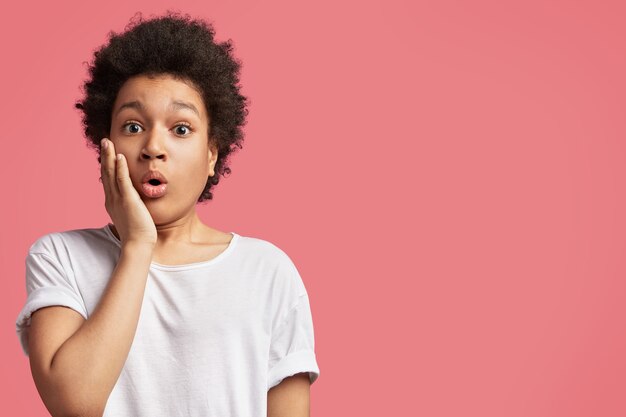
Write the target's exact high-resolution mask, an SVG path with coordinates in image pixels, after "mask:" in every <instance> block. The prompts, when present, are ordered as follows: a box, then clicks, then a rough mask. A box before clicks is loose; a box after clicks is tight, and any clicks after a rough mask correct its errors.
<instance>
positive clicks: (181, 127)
mask: <svg viewBox="0 0 626 417" xmlns="http://www.w3.org/2000/svg"><path fill="white" fill-rule="evenodd" d="M174 129H175V130H176V131H177V133H180V136H189V135H190V134H191V132H192V129H191V126H189V125H188V124H186V123H180V124H177V125H176V127H175V128H174Z"/></svg>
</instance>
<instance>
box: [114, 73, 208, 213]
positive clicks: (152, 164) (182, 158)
mask: <svg viewBox="0 0 626 417" xmlns="http://www.w3.org/2000/svg"><path fill="white" fill-rule="evenodd" d="M209 123H210V121H209V119H208V115H207V112H206V108H205V106H204V101H203V99H202V96H201V95H200V93H199V92H198V91H197V90H196V89H194V88H193V87H192V86H191V84H187V83H186V82H183V81H181V80H177V79H175V78H173V77H171V76H169V75H158V76H153V77H149V76H147V75H140V76H136V77H132V78H130V79H129V80H128V81H126V83H125V84H124V85H123V86H122V88H121V89H120V91H119V92H118V95H117V98H116V100H115V103H114V104H113V112H112V115H111V132H110V136H109V139H110V140H111V141H112V142H113V144H114V145H115V151H116V152H117V153H122V154H124V156H125V157H126V160H127V161H128V170H129V173H130V178H131V180H132V183H133V186H134V187H135V189H136V190H137V192H138V193H139V195H140V197H141V199H142V201H143V202H144V203H145V204H146V207H147V208H148V210H149V211H150V214H151V215H152V218H153V220H154V221H155V224H162V223H168V222H171V221H175V220H177V219H179V218H182V217H185V216H186V215H188V214H189V213H190V212H191V211H192V210H193V209H194V207H195V205H196V202H197V199H198V197H199V196H200V194H201V193H202V191H203V190H204V186H205V185H206V182H207V179H208V177H209V175H215V171H214V169H215V163H216V161H217V150H216V149H215V147H214V146H209V143H208V130H209ZM149 170H158V171H160V172H161V173H162V174H163V175H164V176H165V178H166V179H167V183H168V184H167V192H166V194H165V195H163V196H162V197H159V198H150V197H147V196H145V195H144V194H143V192H142V185H141V184H142V177H143V175H144V174H145V173H146V172H147V171H149Z"/></svg>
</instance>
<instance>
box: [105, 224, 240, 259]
mask: <svg viewBox="0 0 626 417" xmlns="http://www.w3.org/2000/svg"><path fill="white" fill-rule="evenodd" d="M110 225H111V223H107V224H106V225H105V226H104V227H103V229H104V231H105V234H106V235H107V237H108V238H109V239H110V240H112V241H113V242H114V243H115V244H116V245H117V246H118V247H119V248H121V247H122V242H120V241H119V239H118V238H117V236H115V234H114V233H113V231H112V230H111V228H110V227H109V226H110ZM229 233H230V234H231V235H233V238H232V239H231V240H230V243H229V244H228V246H227V247H226V249H224V250H223V251H222V252H221V253H220V254H219V255H217V256H216V257H215V258H212V259H209V260H208V261H200V262H193V263H189V264H181V265H164V264H160V263H157V262H154V261H152V262H150V268H154V269H160V270H164V271H183V270H187V269H196V268H202V267H205V266H209V265H214V264H216V263H218V262H220V261H221V260H222V259H224V258H226V257H227V256H229V255H230V253H231V252H233V250H234V249H235V246H237V242H238V241H239V238H240V236H239V234H237V233H235V232H229Z"/></svg>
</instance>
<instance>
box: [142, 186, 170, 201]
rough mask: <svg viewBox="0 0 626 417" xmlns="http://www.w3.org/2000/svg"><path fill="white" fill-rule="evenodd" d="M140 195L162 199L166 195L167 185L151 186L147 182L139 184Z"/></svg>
mask: <svg viewBox="0 0 626 417" xmlns="http://www.w3.org/2000/svg"><path fill="white" fill-rule="evenodd" d="M141 193H142V194H143V195H145V196H146V197H148V198H159V197H163V196H164V195H165V193H167V183H161V184H159V185H152V184H150V183H149V182H144V183H142V184H141Z"/></svg>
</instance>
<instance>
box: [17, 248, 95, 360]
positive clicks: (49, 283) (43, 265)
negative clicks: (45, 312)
mask: <svg viewBox="0 0 626 417" xmlns="http://www.w3.org/2000/svg"><path fill="white" fill-rule="evenodd" d="M26 292H27V295H28V296H27V299H26V302H25V304H24V306H23V307H22V310H21V311H20V313H19V315H18V317H17V320H16V322H15V327H16V332H17V336H18V338H19V341H20V344H21V346H22V350H23V351H24V354H25V355H26V356H28V354H29V352H28V335H29V329H30V318H31V316H32V314H33V313H34V312H35V311H37V310H38V309H40V308H43V307H47V306H53V305H58V306H65V307H69V308H71V309H73V310H75V311H77V312H78V313H80V314H81V315H82V316H83V317H84V318H85V320H86V319H87V317H88V315H87V309H86V307H85V303H84V301H83V299H82V297H81V296H80V293H79V292H78V289H77V288H76V285H75V283H72V282H70V280H69V279H68V277H67V274H65V272H64V270H63V267H62V266H61V265H60V263H59V262H58V261H57V260H55V259H54V258H53V257H52V256H51V255H48V254H46V253H39V252H33V251H32V250H31V251H29V253H28V255H27V257H26Z"/></svg>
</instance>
